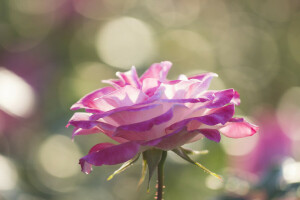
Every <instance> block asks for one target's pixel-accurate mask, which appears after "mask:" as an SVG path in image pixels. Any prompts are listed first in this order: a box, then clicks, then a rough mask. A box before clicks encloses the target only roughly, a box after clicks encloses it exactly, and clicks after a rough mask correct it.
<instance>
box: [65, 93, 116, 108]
mask: <svg viewBox="0 0 300 200" xmlns="http://www.w3.org/2000/svg"><path fill="white" fill-rule="evenodd" d="M113 91H115V88H113V87H104V88H101V89H99V90H95V91H93V92H91V93H89V94H87V95H86V96H84V97H83V98H81V99H80V100H79V101H78V102H77V103H75V104H74V105H73V106H72V107H71V110H78V109H80V108H95V105H94V100H95V99H96V98H100V97H103V96H104V95H107V94H109V93H111V92H113Z"/></svg>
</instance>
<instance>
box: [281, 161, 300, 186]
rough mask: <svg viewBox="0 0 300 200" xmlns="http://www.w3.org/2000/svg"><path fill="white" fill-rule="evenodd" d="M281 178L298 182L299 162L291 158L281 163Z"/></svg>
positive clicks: (299, 176)
mask: <svg viewBox="0 0 300 200" xmlns="http://www.w3.org/2000/svg"><path fill="white" fill-rule="evenodd" d="M282 171H283V172H282V173H283V178H284V180H285V181H286V182H287V183H299V182H300V174H299V172H300V162H295V161H293V160H287V161H286V162H285V163H284V164H283V170H282Z"/></svg>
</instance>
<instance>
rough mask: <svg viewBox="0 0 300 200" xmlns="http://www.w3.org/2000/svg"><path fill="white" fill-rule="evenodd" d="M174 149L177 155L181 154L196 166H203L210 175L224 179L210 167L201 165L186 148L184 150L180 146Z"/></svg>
mask: <svg viewBox="0 0 300 200" xmlns="http://www.w3.org/2000/svg"><path fill="white" fill-rule="evenodd" d="M172 151H173V152H174V153H176V154H177V155H179V156H180V157H181V158H183V159H184V160H186V161H188V162H190V163H192V164H194V165H196V166H198V167H200V168H202V169H203V170H204V171H205V172H207V173H209V174H210V175H213V176H214V177H216V178H218V179H220V180H222V178H221V176H219V175H218V174H216V173H214V172H212V171H210V170H209V169H207V168H206V167H204V166H203V165H201V164H200V163H198V162H196V161H194V160H192V159H191V158H190V157H189V156H188V155H187V153H186V152H185V150H184V149H183V148H182V147H179V148H177V149H173V150H172Z"/></svg>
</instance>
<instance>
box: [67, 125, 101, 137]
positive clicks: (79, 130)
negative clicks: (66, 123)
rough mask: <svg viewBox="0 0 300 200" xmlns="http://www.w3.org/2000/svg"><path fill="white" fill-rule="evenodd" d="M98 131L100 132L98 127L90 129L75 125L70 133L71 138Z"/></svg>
mask: <svg viewBox="0 0 300 200" xmlns="http://www.w3.org/2000/svg"><path fill="white" fill-rule="evenodd" d="M99 132H101V130H100V129H99V128H98V127H93V128H91V129H82V128H77V127H75V128H74V130H73V133H72V138H74V137H75V136H76V135H89V134H95V133H99Z"/></svg>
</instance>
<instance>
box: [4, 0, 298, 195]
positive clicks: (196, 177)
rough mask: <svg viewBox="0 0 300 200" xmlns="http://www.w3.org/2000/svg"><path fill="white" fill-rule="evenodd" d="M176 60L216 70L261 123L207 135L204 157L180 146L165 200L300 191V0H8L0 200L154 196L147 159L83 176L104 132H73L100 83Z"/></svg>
mask: <svg viewBox="0 0 300 200" xmlns="http://www.w3.org/2000/svg"><path fill="white" fill-rule="evenodd" d="M164 60H170V61H171V62H172V63H173V68H172V69H171V71H170V74H169V78H170V79H175V78H176V77H177V76H178V75H179V74H181V73H184V74H188V75H192V74H197V73H200V72H203V71H213V72H216V73H218V74H219V78H217V79H215V80H214V81H213V83H212V86H211V88H212V89H225V88H235V89H236V90H238V91H239V93H240V94H241V100H242V104H241V105H240V106H239V108H238V110H237V114H238V115H241V116H247V117H248V119H249V120H250V121H252V122H254V123H256V124H258V125H260V127H261V129H260V132H259V134H257V135H256V136H253V137H250V138H246V139H238V140H233V139H227V138H222V142H221V143H220V144H217V143H214V142H210V141H208V140H206V139H204V140H203V141H201V142H197V143H195V144H191V145H188V146H190V147H191V148H194V149H198V150H202V149H208V150H209V154H207V155H203V156H200V157H195V159H196V160H197V161H199V162H200V163H202V164H203V165H205V166H206V167H208V168H209V169H211V170H212V171H214V172H216V173H219V174H221V175H222V176H223V177H224V181H223V182H221V181H219V180H218V179H215V178H214V177H212V176H209V175H208V174H206V173H204V172H203V171H202V170H201V169H199V168H197V167H195V166H192V165H187V164H186V163H185V162H182V161H180V160H179V159H177V158H176V156H174V155H173V154H172V153H169V156H168V159H167V163H166V169H167V170H166V174H165V178H166V192H165V199H166V200H182V199H286V200H294V199H299V198H300V188H299V182H300V162H299V161H300V148H299V144H300V1H298V0H245V1H237V0H226V1H225V0H163V1H161V0H144V1H139V0H113V1H112V0H52V1H47V0H1V1H0V199H1V200H15V199H16V200H48V199H49V200H50V199H51V200H82V199H88V200H94V199H95V200H98V199H99V200H134V199H136V200H143V199H145V200H146V199H153V196H154V193H155V180H153V181H152V182H151V184H150V185H151V190H150V192H149V193H146V185H147V184H143V185H142V186H141V187H140V188H137V183H138V181H139V177H140V173H141V162H138V163H137V164H135V165H134V166H132V167H131V168H130V169H128V170H127V171H126V172H124V173H122V174H120V175H118V176H116V177H115V178H114V179H113V180H111V181H109V182H107V181H106V178H107V177H108V176H109V175H110V174H111V173H112V172H113V171H114V170H116V169H117V168H118V167H119V166H109V167H107V166H104V167H96V168H94V171H93V173H92V174H90V175H85V174H83V173H81V172H80V166H79V165H78V159H79V158H80V157H81V156H83V155H85V154H86V153H87V152H88V150H89V148H90V147H91V146H92V145H94V144H96V143H99V142H103V141H108V139H107V138H106V137H104V136H103V135H101V134H96V135H90V136H77V137H76V138H75V141H74V142H72V140H71V132H72V130H71V128H69V129H66V128H65V125H66V124H67V121H68V119H69V118H70V117H71V116H72V114H73V113H72V112H71V111H70V110H69V108H70V106H71V105H72V104H73V103H74V102H75V101H77V100H78V99H79V98H80V97H82V96H83V95H84V94H86V93H88V92H90V91H92V90H95V89H97V88H99V87H103V86H104V84H103V83H101V80H102V79H109V78H114V76H115V72H116V71H124V70H128V69H129V68H130V67H131V66H132V65H134V66H136V68H137V70H138V72H139V74H142V72H143V71H144V70H145V69H146V68H147V67H149V65H150V64H151V63H153V62H160V61H164Z"/></svg>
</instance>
